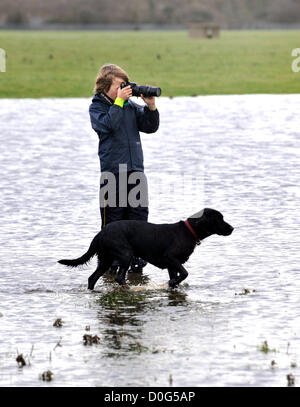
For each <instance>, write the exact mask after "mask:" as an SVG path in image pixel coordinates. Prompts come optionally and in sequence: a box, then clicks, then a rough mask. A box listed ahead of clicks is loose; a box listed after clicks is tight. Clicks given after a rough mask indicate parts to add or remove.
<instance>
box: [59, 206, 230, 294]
mask: <svg viewBox="0 0 300 407" xmlns="http://www.w3.org/2000/svg"><path fill="white" fill-rule="evenodd" d="M233 229H234V228H233V227H232V226H230V225H229V224H228V223H226V222H225V221H224V220H223V215H222V214H221V213H220V212H218V211H216V210H214V209H209V208H205V209H203V210H202V211H200V212H198V213H196V214H195V215H193V216H191V217H190V218H188V219H187V220H186V221H179V222H177V223H173V224H153V223H148V222H145V221H138V220H120V221H116V222H112V223H109V224H108V225H107V226H106V227H105V228H104V229H103V230H101V232H99V233H98V234H97V235H96V236H95V237H94V239H93V240H92V243H91V245H90V247H89V249H88V251H87V252H86V253H85V254H84V255H83V256H81V257H79V258H78V259H74V260H59V263H61V264H65V265H67V266H70V267H77V266H79V265H80V264H84V263H87V262H88V261H89V260H90V259H91V258H92V257H93V256H95V255H97V257H98V266H97V269H96V270H95V271H94V273H93V274H92V275H91V276H90V277H89V279H88V288H89V289H90V290H92V289H93V288H94V286H95V284H96V282H97V280H98V279H99V278H100V277H101V276H102V275H103V274H104V273H105V272H106V271H107V270H108V269H109V267H110V266H111V264H112V262H113V260H114V259H117V260H118V261H119V263H120V264H121V266H120V269H119V271H118V273H117V275H116V281H117V282H118V283H119V284H120V285H124V284H126V283H125V277H126V271H127V270H128V268H129V266H130V263H131V259H132V257H133V256H135V257H140V258H142V259H144V260H146V261H147V262H149V263H151V264H153V265H154V266H156V267H159V268H161V269H165V268H167V269H168V272H169V277H170V280H169V286H170V287H171V288H174V287H176V286H177V285H178V284H179V283H181V281H183V280H184V279H185V278H186V277H187V276H188V272H187V271H186V269H185V268H184V267H183V266H182V264H184V263H185V262H186V261H187V260H188V258H189V256H190V255H191V254H192V253H193V251H194V249H195V246H196V243H198V244H200V241H201V240H203V239H205V238H207V237H208V236H211V235H213V234H217V235H222V236H228V235H230V234H231V233H232V231H233Z"/></svg>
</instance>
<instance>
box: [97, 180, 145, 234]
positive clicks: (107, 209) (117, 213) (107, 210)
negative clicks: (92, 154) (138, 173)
mask: <svg viewBox="0 0 300 407" xmlns="http://www.w3.org/2000/svg"><path fill="white" fill-rule="evenodd" d="M131 174H132V172H128V173H126V176H124V174H123V175H122V178H121V177H120V174H118V173H117V174H114V177H115V181H116V184H115V188H113V190H112V191H109V192H111V193H112V194H113V195H114V200H115V203H116V205H113V206H112V205H109V204H106V205H103V203H105V202H108V198H109V197H108V193H109V192H106V193H105V194H104V202H103V201H102V204H101V198H100V214H101V220H102V225H101V228H102V229H103V228H104V226H106V225H108V224H109V223H111V222H115V221H117V220H144V221H147V220H148V214H149V209H148V205H147V206H142V205H139V206H137V207H133V206H131V205H130V199H129V195H130V192H131V191H132V190H133V189H134V188H135V187H136V186H138V185H139V180H137V182H136V183H135V184H128V178H129V176H130V175H131ZM142 175H143V178H144V180H145V182H147V180H146V177H145V175H144V174H143V173H142ZM120 178H121V182H120ZM124 181H125V183H126V185H125V184H124ZM108 182H109V181H108V180H105V181H104V182H103V183H101V184H100V194H101V188H103V187H104V188H105V186H106V185H107V184H108ZM144 185H145V184H144ZM126 189H127V192H126ZM145 189H146V190H145ZM120 191H121V195H122V199H123V205H122V204H121V205H120V199H119V198H120ZM143 193H146V194H148V190H147V187H145V186H144V189H143ZM124 197H126V206H124ZM136 198H137V199H138V200H140V192H139V193H138V194H137V195H136ZM146 201H147V202H148V199H146Z"/></svg>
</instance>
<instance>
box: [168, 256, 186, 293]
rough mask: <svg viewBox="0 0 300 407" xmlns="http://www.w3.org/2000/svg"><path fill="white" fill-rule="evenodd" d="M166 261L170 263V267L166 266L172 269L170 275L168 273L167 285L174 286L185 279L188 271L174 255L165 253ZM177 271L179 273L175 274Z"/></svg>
mask: <svg viewBox="0 0 300 407" xmlns="http://www.w3.org/2000/svg"><path fill="white" fill-rule="evenodd" d="M166 257H167V261H168V263H169V264H170V267H168V270H169V268H170V269H171V270H172V272H171V275H170V272H169V275H170V281H169V287H171V288H174V287H176V286H177V285H178V284H180V283H181V281H183V280H185V279H186V278H187V276H188V275H189V273H188V272H187V271H186V269H185V268H184V267H183V265H182V264H181V263H180V261H179V260H177V259H176V258H174V257H171V256H170V255H167V256H166ZM177 273H179V276H177Z"/></svg>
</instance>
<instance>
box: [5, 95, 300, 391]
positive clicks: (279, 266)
mask: <svg viewBox="0 0 300 407" xmlns="http://www.w3.org/2000/svg"><path fill="white" fill-rule="evenodd" d="M89 103H90V100H89V99H22V100H7V99H2V100H0V135H1V163H0V168H1V190H0V205H1V206H0V208H1V218H0V219H1V220H0V229H1V237H0V238H1V242H0V250H1V279H0V329H1V337H0V341H1V346H0V385H1V386H171V385H173V386H174V387H175V386H287V384H288V382H287V375H288V374H292V375H293V376H294V377H295V385H296V386H298V385H299V383H300V374H299V366H300V318H299V300H300V270H299V263H300V258H299V230H298V228H299V209H300V208H299V186H298V183H299V178H300V171H299V129H300V116H299V111H300V95H243V96H206V97H189V98H188V97H186V98H185V97H181V98H173V99H169V98H159V99H158V101H157V104H158V108H159V110H160V114H161V125H160V129H159V131H158V132H157V133H156V134H152V135H151V134H142V144H143V149H144V158H145V171H146V174H147V177H148V183H149V191H150V194H149V195H150V197H149V198H150V216H149V221H150V222H154V223H166V222H168V223H172V222H177V221H178V220H180V219H186V218H187V217H188V216H190V215H192V214H193V213H195V212H197V211H199V210H200V209H202V208H203V207H211V208H215V209H218V210H220V211H221V212H222V213H223V214H224V218H225V220H226V221H228V222H229V223H230V224H231V225H233V226H234V227H235V230H234V232H233V234H232V235H231V236H227V237H224V236H211V237H210V238H208V239H206V240H205V241H203V242H202V244H201V245H200V246H199V247H198V246H197V247H196V249H195V252H194V253H193V255H192V256H191V257H190V259H189V261H188V262H187V264H186V268H187V270H188V271H189V276H188V278H187V279H186V280H185V281H184V282H183V284H181V286H180V287H179V288H178V289H175V290H168V289H166V288H164V286H163V283H165V282H166V281H167V280H168V274H167V271H166V270H164V271H162V270H159V269H156V268H155V267H154V266H151V265H147V266H146V268H145V271H144V275H143V276H142V277H141V276H140V277H138V276H134V277H132V276H131V277H130V278H129V279H128V284H129V286H131V287H139V286H144V285H146V286H147V288H148V289H147V290H145V291H134V290H129V291H124V292H117V291H115V290H114V289H115V287H116V283H114V281H113V280H112V279H111V278H110V277H109V276H106V277H105V278H103V279H102V280H100V281H99V282H98V284H97V285H96V287H95V291H93V292H90V291H88V290H87V278H88V276H89V275H90V274H91V273H92V272H93V270H94V269H95V266H96V259H93V260H92V261H91V262H90V264H89V265H88V266H85V267H81V268H78V269H71V270H70V269H68V268H67V267H64V266H62V265H60V264H58V263H57V260H58V259H61V258H74V257H78V256H79V255H81V254H83V253H84V252H85V251H86V249H87V248H88V246H89V243H90V241H91V239H92V237H93V236H94V235H95V234H96V233H97V232H98V230H99V229H100V216H99V208H98V184H99V177H100V175H99V163H98V156H97V145H98V140H97V135H96V133H94V132H93V131H92V130H91V128H90V123H89V116H88V106H89ZM57 318H61V320H62V326H61V327H55V326H53V323H54V321H55V320H56V319H57ZM86 334H88V335H92V336H94V335H97V336H98V337H99V338H100V340H99V343H93V344H91V345H84V342H83V336H84V335H86ZM265 341H266V342H265ZM18 354H22V355H23V358H24V360H25V362H26V365H25V366H23V367H19V366H18V363H17V362H16V357H17V355H18ZM47 370H50V371H51V372H52V373H53V376H52V381H49V382H47V381H42V380H41V378H40V375H41V374H42V373H43V372H44V371H47Z"/></svg>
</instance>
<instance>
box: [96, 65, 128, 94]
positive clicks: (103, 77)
mask: <svg viewBox="0 0 300 407" xmlns="http://www.w3.org/2000/svg"><path fill="white" fill-rule="evenodd" d="M116 77H117V78H121V79H123V80H124V82H129V77H128V75H127V73H126V72H125V71H124V70H123V69H122V68H120V67H119V66H118V65H115V64H105V65H103V66H101V68H100V70H99V73H98V75H97V77H96V83H95V87H94V92H95V93H100V92H108V91H109V88H110V87H111V84H112V81H113V79H114V78H116Z"/></svg>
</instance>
